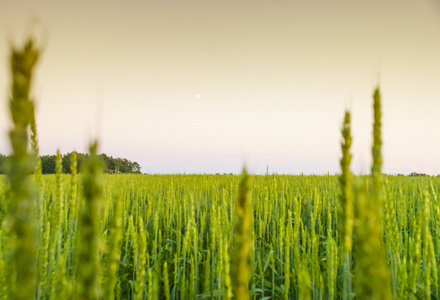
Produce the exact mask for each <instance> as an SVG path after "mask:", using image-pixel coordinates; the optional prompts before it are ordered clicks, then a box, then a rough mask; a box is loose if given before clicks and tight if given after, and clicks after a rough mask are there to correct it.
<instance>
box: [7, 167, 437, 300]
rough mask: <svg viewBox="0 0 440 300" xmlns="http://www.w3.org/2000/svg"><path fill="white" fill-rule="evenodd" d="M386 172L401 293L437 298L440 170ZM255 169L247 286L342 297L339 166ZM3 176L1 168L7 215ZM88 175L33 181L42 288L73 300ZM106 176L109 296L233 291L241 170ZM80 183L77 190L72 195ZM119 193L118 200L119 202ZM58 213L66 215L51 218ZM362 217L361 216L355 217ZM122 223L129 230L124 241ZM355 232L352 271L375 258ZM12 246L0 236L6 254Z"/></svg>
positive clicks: (387, 217) (103, 256)
mask: <svg viewBox="0 0 440 300" xmlns="http://www.w3.org/2000/svg"><path fill="white" fill-rule="evenodd" d="M57 176H58V178H59V179H60V181H59V183H58V187H57ZM72 179H73V180H72ZM384 179H385V187H386V193H385V194H384V201H383V210H382V211H383V226H382V227H383V234H382V237H383V238H382V241H383V247H384V249H385V252H386V255H385V260H386V266H387V272H389V274H390V276H391V282H390V288H391V291H392V294H393V295H394V297H395V298H396V299H403V298H407V297H412V296H414V297H416V298H426V297H425V295H427V294H431V293H432V295H433V296H435V297H437V295H438V276H437V273H438V264H437V263H436V261H438V259H439V258H438V253H440V240H439V235H440V203H439V200H438V194H439V192H440V179H439V178H428V177H418V178H410V177H401V176H399V177H394V176H384ZM250 180H251V197H250V199H251V207H252V211H253V215H252V216H251V219H252V224H253V225H252V226H251V231H250V236H251V240H252V243H251V245H252V246H251V255H250V264H251V278H250V282H249V290H250V293H251V295H252V296H253V298H255V299H261V298H265V297H270V298H271V299H278V298H281V297H283V295H284V296H286V295H287V297H288V298H289V299H304V298H303V297H302V296H304V295H306V296H307V295H310V296H311V297H313V298H314V299H321V298H323V299H328V298H329V297H330V296H331V295H334V297H337V298H342V297H343V292H342V289H343V288H342V282H343V277H344V272H343V267H342V265H341V261H342V260H341V253H342V251H341V240H340V237H339V236H338V207H339V205H338V197H339V196H338V195H339V193H340V187H339V182H338V177H337V176H283V175H267V176H251V178H250ZM5 181H6V177H5V176H1V177H0V203H1V212H2V213H1V219H2V220H3V212H4V211H5V207H4V203H6V201H5V192H6V191H5ZM81 182H82V181H81V176H79V178H78V180H76V179H74V178H73V177H72V176H71V175H44V176H42V180H41V183H40V185H39V190H38V191H37V190H36V191H35V192H36V197H35V201H37V220H38V221H37V224H36V226H37V227H38V232H39V235H38V241H37V246H38V247H37V253H38V258H37V261H38V268H37V275H36V278H37V295H38V296H37V298H39V299H48V297H50V298H51V299H69V298H71V297H72V295H74V291H75V289H78V286H77V285H76V278H77V277H78V273H79V272H81V268H82V267H83V266H82V265H81V264H79V265H78V261H77V260H78V259H80V258H77V256H76V254H77V253H78V249H79V248H81V247H87V245H79V244H78V232H77V224H78V218H77V216H78V212H79V209H80V206H81V203H82V201H83V196H82V192H81V191H82V183H81ZM355 182H356V180H355ZM103 183H104V190H103V199H104V201H103V205H102V207H101V208H100V209H99V214H98V215H96V216H95V217H96V219H97V220H98V224H99V234H98V236H99V266H98V267H97V269H96V272H98V273H97V274H98V277H99V281H98V285H97V287H99V294H100V295H103V293H106V295H108V293H109V291H108V289H109V288H111V289H113V292H114V295H115V297H116V298H117V299H133V298H137V299H143V298H147V299H151V298H153V297H152V295H153V294H158V295H161V296H160V298H161V299H162V298H163V299H165V298H166V295H168V294H167V293H169V297H170V298H171V299H194V298H196V297H199V298H213V297H214V298H220V297H226V292H227V290H228V288H230V280H229V281H228V280H226V278H230V276H231V273H232V271H230V270H231V269H232V268H233V267H234V266H233V261H232V258H233V256H234V251H236V245H235V242H234V240H235V237H234V224H235V222H236V211H235V210H236V208H235V201H236V197H237V192H238V190H237V189H238V184H239V176H234V175H106V176H105V177H104V182H103ZM355 185H356V184H355ZM72 190H73V191H78V192H75V193H74V194H72ZM423 191H429V193H427V194H424V193H423ZM117 195H119V196H117ZM117 203H119V205H121V207H120V208H115V205H117ZM355 203H356V199H355ZM115 209H116V212H115ZM118 211H119V212H118ZM56 218H61V219H60V221H59V222H58V221H54V220H55V219H56ZM115 219H116V220H120V222H121V223H120V226H121V227H120V229H118V227H117V226H116V227H115V225H114V222H115ZM356 222H357V221H356V218H355V226H356ZM3 226H5V225H3ZM4 231H5V230H4V228H3V229H2V230H1V233H3V232H4ZM116 232H121V234H122V235H121V239H120V241H118V239H116V242H115V233H116ZM363 238H365V237H363ZM1 239H2V241H3V240H5V238H4V237H3V236H2V237H1ZM330 239H331V240H332V241H334V242H336V246H337V251H329V240H330ZM358 239H359V237H358V236H357V233H356V229H355V233H354V236H353V240H354V245H353V254H352V266H351V268H350V272H351V273H352V274H353V275H354V278H356V280H362V278H359V276H362V274H359V273H358V269H357V266H358V263H359V261H360V260H363V259H375V258H374V257H370V258H365V257H359V256H358V249H357V245H358V244H359V242H360V241H359V240H358ZM430 245H432V247H434V248H433V249H432V250H434V251H435V255H434V257H432V253H431V254H430V251H429V249H428V248H429V247H430ZM225 249H227V252H225ZM7 251H8V249H7V247H6V245H5V244H4V243H2V244H1V253H5V252H7ZM109 253H112V254H113V255H114V257H115V258H116V259H117V260H116V265H115V266H113V268H114V271H115V274H116V277H115V282H112V281H111V278H110V277H111V276H112V275H111V274H112V271H111V269H110V268H111V267H112V266H111V264H112V263H111V262H110V260H109V257H110V256H111V255H110V256H109ZM430 255H431V257H430ZM7 264H8V262H7V261H5V260H2V261H1V264H0V265H1V266H2V268H1V269H0V280H1V281H2V282H0V286H1V287H2V289H3V291H5V292H7V290H8V284H7V283H8V280H9V279H8V274H7V273H5V272H6V270H7V268H5V266H6V265H7ZM165 265H166V267H165ZM232 279H233V278H232ZM109 280H110V286H109ZM364 280H369V278H364ZM356 282H357V281H355V282H353V293H354V294H356V293H357V288H356V287H357V283H356ZM286 289H288V290H287V291H286ZM4 295H7V294H3V296H4ZM6 298H7V296H6ZM332 298H333V297H332Z"/></svg>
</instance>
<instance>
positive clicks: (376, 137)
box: [371, 88, 382, 207]
mask: <svg viewBox="0 0 440 300" xmlns="http://www.w3.org/2000/svg"><path fill="white" fill-rule="evenodd" d="M373 100H374V104H373V109H374V124H373V147H372V154H373V164H372V166H371V176H372V180H373V200H374V201H375V203H376V205H377V206H378V207H379V206H380V200H381V192H382V129H381V127H382V122H381V117H382V112H381V103H380V90H379V88H376V90H375V91H374V94H373Z"/></svg>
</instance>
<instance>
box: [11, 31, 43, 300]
mask: <svg viewBox="0 0 440 300" xmlns="http://www.w3.org/2000/svg"><path fill="white" fill-rule="evenodd" d="M38 57H39V50H38V49H37V48H36V47H35V45H34V42H33V40H32V39H29V40H28V41H27V43H26V44H25V45H24V47H23V48H22V49H12V54H11V57H10V65H11V71H12V74H11V75H12V86H11V95H10V98H9V108H10V112H11V116H12V121H13V126H12V129H11V130H10V131H9V139H10V142H11V146H12V150H13V153H12V155H11V167H10V168H8V175H9V183H10V192H9V197H8V209H7V219H6V220H5V222H6V223H5V229H7V230H8V231H9V232H8V235H9V240H8V243H7V248H6V252H7V253H5V254H6V255H7V257H8V266H9V268H10V270H9V271H10V272H9V276H10V279H11V282H10V286H9V289H10V298H11V299H18V300H20V299H26V300H27V299H33V298H34V290H35V267H36V266H35V261H36V258H35V255H36V253H35V248H36V247H35V235H36V232H35V228H34V226H35V215H34V211H35V208H34V199H32V194H33V188H34V187H33V184H32V181H31V174H32V172H33V171H34V159H33V157H32V156H31V155H30V154H29V152H28V145H29V138H28V129H29V126H30V124H31V122H32V120H33V115H32V114H33V106H34V105H33V102H32V100H31V99H30V97H29V90H30V88H31V83H32V74H33V70H34V67H35V64H36V63H37V61H38Z"/></svg>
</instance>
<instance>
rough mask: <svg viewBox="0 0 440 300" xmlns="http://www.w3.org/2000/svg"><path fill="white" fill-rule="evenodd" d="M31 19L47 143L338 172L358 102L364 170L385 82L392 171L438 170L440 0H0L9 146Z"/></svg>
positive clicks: (167, 169) (215, 167) (148, 160)
mask: <svg viewBox="0 0 440 300" xmlns="http://www.w3.org/2000/svg"><path fill="white" fill-rule="evenodd" d="M35 17H37V18H38V19H39V20H40V21H39V23H38V24H37V25H35V26H33V27H32V26H29V24H30V23H32V22H31V20H33V19H34V18H35ZM30 28H32V29H30ZM29 32H33V33H34V34H35V35H36V36H38V37H39V41H40V43H41V44H43V46H44V48H45V50H44V53H43V56H42V60H41V61H40V64H39V65H38V71H37V73H36V76H37V78H36V82H35V85H34V89H33V95H34V96H35V98H36V99H37V102H38V110H37V123H38V133H39V137H40V151H41V153H42V154H55V153H56V149H57V148H59V149H60V150H61V152H62V153H67V152H70V151H72V150H74V149H75V150H77V151H80V152H85V151H86V150H87V144H88V142H89V141H90V140H91V139H92V138H94V137H96V136H97V137H98V138H99V140H100V142H101V147H100V151H102V152H105V153H107V154H109V155H113V156H118V157H126V158H128V159H130V160H134V161H137V162H139V163H140V164H141V166H142V171H143V172H154V173H155V172H160V173H175V172H179V173H183V172H186V173H192V172H209V173H216V172H220V173H223V172H228V173H229V172H234V173H237V172H239V171H240V169H241V167H242V165H243V163H246V164H247V165H248V167H249V169H250V170H251V171H252V172H255V173H263V172H265V171H266V166H269V171H270V172H277V173H295V174H298V173H301V172H304V173H318V174H324V173H327V172H330V173H335V172H338V171H339V158H340V147H339V141H340V127H341V122H342V118H343V114H344V110H345V109H346V108H347V107H348V108H351V110H352V113H353V115H352V120H353V139H354V141H353V154H354V158H353V163H352V169H353V170H354V171H355V172H356V173H365V172H368V171H369V169H370V160H371V158H370V157H371V154H370V152H371V131H372V113H373V112H372V93H373V90H374V88H375V86H376V85H377V83H380V86H381V89H382V96H383V97H382V98H383V107H382V108H383V119H382V121H383V140H384V144H383V145H384V146H383V152H384V154H383V156H384V160H383V161H384V168H383V169H384V171H385V172H388V173H406V174H408V173H410V172H412V171H416V172H426V173H429V174H439V173H440V158H439V154H438V153H439V151H438V149H439V148H440V6H439V1H433V0H419V1H414V0H369V1H360V0H345V1H340V0H335V1H328V0H320V1H318V0H307V1H305V0H302V1H287V0H285V1H280V0H270V1H269V0H266V1H257V0H254V1H250V0H244V1H235V0H234V1H232V0H221V1H220V0H210V1H201V0H179V1H178V0H174V1H171V0H160V1H159V0H156V1H144V0H143V1H140V0H139V1H138V0H131V1H109V0H107V1H103V0H101V1H90V0H88V1H85V0H77V1H55V0H52V1H48V0H42V1H31V0H27V1H24V0H14V1H9V0H0V93H1V94H2V95H3V96H2V97H3V100H4V101H2V102H1V104H0V153H9V143H8V140H7V130H8V128H9V124H10V120H9V117H8V110H7V96H8V89H9V69H8V65H7V56H8V51H9V40H10V39H12V40H13V41H15V42H17V43H19V42H21V41H23V38H24V37H25V36H26V35H27V34H28V33H29ZM197 95H199V97H197Z"/></svg>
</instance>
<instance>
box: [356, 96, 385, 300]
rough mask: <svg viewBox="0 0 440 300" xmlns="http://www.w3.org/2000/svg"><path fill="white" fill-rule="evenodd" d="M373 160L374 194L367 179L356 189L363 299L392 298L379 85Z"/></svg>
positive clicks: (361, 297) (357, 243) (375, 109)
mask: <svg viewBox="0 0 440 300" xmlns="http://www.w3.org/2000/svg"><path fill="white" fill-rule="evenodd" d="M373 98H374V125H373V147H372V154H373V164H372V167H371V176H372V181H373V188H372V192H371V196H370V194H369V191H368V189H367V185H366V183H365V182H362V183H361V184H360V186H359V187H358V188H357V190H356V193H355V198H356V219H357V220H356V246H357V247H356V248H357V249H356V252H357V256H358V273H359V275H358V276H357V289H358V294H359V299H391V290H390V273H389V270H388V268H387V265H386V263H385V252H384V249H383V245H382V218H381V197H382V171H381V169H382V155H381V148H382V138H381V109H380V105H381V104H380V92H379V88H377V89H376V90H375V91H374V95H373Z"/></svg>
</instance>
